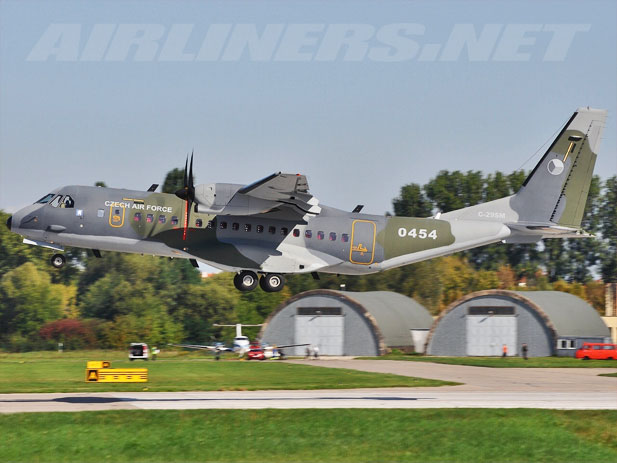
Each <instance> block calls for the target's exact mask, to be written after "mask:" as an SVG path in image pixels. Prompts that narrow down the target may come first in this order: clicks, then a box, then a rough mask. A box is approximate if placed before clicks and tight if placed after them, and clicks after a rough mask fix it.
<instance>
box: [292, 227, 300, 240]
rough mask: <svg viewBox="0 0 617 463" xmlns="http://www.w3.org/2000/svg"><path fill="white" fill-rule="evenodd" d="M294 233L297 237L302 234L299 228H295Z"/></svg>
mask: <svg viewBox="0 0 617 463" xmlns="http://www.w3.org/2000/svg"><path fill="white" fill-rule="evenodd" d="M293 235H294V236H295V237H296V238H297V237H298V236H300V230H298V229H297V228H294V231H293Z"/></svg>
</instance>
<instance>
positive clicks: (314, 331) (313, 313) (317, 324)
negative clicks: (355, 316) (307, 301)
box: [295, 307, 345, 355]
mask: <svg viewBox="0 0 617 463" xmlns="http://www.w3.org/2000/svg"><path fill="white" fill-rule="evenodd" d="M343 322H344V317H343V310H342V308H341V307H298V310H297V312H296V321H295V334H296V336H295V343H296V344H305V343H306V344H310V345H311V346H317V347H319V354H320V355H343V335H344V326H345V325H344V324H343ZM295 351H296V352H295V355H304V353H305V351H306V347H296V348H295Z"/></svg>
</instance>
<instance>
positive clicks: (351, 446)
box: [0, 409, 617, 463]
mask: <svg viewBox="0 0 617 463" xmlns="http://www.w3.org/2000/svg"><path fill="white" fill-rule="evenodd" d="M615 422H617V412H616V411H562V410H535V409H526V410H522V409H519V410H503V409H497V410H486V409H478V410H473V409H453V410H452V409H439V410H396V409H394V410H362V409H352V410H347V409H332V410H307V409H302V410H185V411H177V410H166V411H163V410H154V411H153V410H150V411H143V410H136V411H132V410H129V411H105V412H80V413H23V414H15V415H4V416H0V435H2V442H3V444H2V445H1V446H0V461H11V462H33V461H36V462H99V461H101V462H111V461H131V462H158V461H166V462H195V461H220V462H257V461H268V462H283V461H302V462H323V461H328V462H365V461H371V462H390V461H396V462H425V461H448V462H453V461H464V462H495V461H500V462H531V461H542V462H564V461H568V462H595V463H600V462H615V461H617V427H615Z"/></svg>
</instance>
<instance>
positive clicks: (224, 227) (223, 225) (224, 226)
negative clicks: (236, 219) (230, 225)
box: [219, 222, 227, 230]
mask: <svg viewBox="0 0 617 463" xmlns="http://www.w3.org/2000/svg"><path fill="white" fill-rule="evenodd" d="M219 228H220V229H221V230H227V222H221V225H220V226H219Z"/></svg>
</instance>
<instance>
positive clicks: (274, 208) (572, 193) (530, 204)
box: [9, 108, 606, 274]
mask: <svg viewBox="0 0 617 463" xmlns="http://www.w3.org/2000/svg"><path fill="white" fill-rule="evenodd" d="M605 118H606V112H605V111H600V110H590V109H584V108H583V109H579V110H578V111H577V112H576V113H574V115H573V116H572V118H571V119H570V120H569V121H568V123H567V124H566V125H565V126H564V128H563V130H562V131H561V133H560V134H559V135H558V137H557V138H556V139H555V141H554V142H553V144H552V145H551V147H550V148H549V150H548V151H547V152H546V154H545V155H544V156H543V158H542V159H541V160H540V162H539V163H538V165H537V166H536V168H535V169H534V170H533V172H532V173H531V174H530V176H529V177H528V179H527V180H526V181H525V183H524V185H523V187H522V188H521V189H520V190H519V192H517V193H516V194H515V195H512V196H509V197H506V198H502V199H499V200H496V201H491V202H488V203H484V204H479V205H476V206H472V207H468V208H465V209H460V210H457V211H452V212H449V213H444V214H437V215H436V216H435V217H432V218H406V217H384V216H378V215H370V214H362V213H353V212H346V211H342V210H339V209H334V208H330V207H327V206H323V205H319V206H317V204H318V201H316V200H315V198H314V197H312V196H311V195H310V194H308V185H307V184H306V182H305V179H304V177H302V178H301V179H300V178H299V180H297V183H298V185H299V184H300V182H304V184H303V185H302V186H301V187H299V186H296V189H295V190H292V191H290V192H288V191H286V190H284V189H282V188H278V187H275V186H272V187H271V188H270V190H271V191H270V190H268V191H266V190H267V188H266V186H268V185H271V184H275V183H276V182H277V181H279V180H280V181H283V180H284V181H285V182H287V183H288V182H289V181H291V179H290V177H289V176H288V174H282V175H281V174H279V175H278V176H277V175H274V176H271V177H268V178H266V179H264V180H263V181H261V183H260V182H256V184H253V185H249V186H248V187H245V186H243V185H232V184H213V185H198V186H197V202H196V203H195V209H194V210H192V211H190V212H191V213H190V223H188V224H187V226H186V228H187V229H186V230H185V221H186V207H187V206H186V204H187V203H186V202H185V201H184V200H182V199H180V198H179V197H177V196H176V195H173V194H164V193H153V192H144V191H133V190H122V189H114V188H101V187H87V186H65V187H62V188H58V189H57V190H55V191H54V192H53V196H51V194H50V199H49V201H48V202H46V203H44V204H41V203H35V204H33V205H30V206H27V207H25V208H23V209H21V210H20V211H18V212H17V213H15V214H14V215H13V217H12V219H10V223H9V227H10V229H11V230H12V231H14V232H15V233H19V234H21V235H23V236H24V237H26V238H27V239H28V240H30V241H29V242H30V243H31V244H38V245H43V246H47V247H51V248H53V249H61V248H62V246H75V247H82V248H90V249H97V250H105V251H120V252H131V253H142V254H152V255H157V256H168V257H177V258H190V259H196V260H198V261H201V262H204V263H207V264H209V265H212V266H214V267H217V268H220V269H222V270H228V271H239V270H253V271H255V272H260V273H281V274H285V273H307V272H317V271H318V272H327V273H340V274H364V273H374V272H378V271H381V270H386V269H389V268H394V267H398V266H401V265H406V264H410V263H413V262H418V261H421V260H425V259H429V258H433V257H437V256H442V255H446V254H451V253H453V252H457V251H461V250H465V249H469V248H474V247H477V246H482V245H486V244H490V243H495V242H499V241H504V242H518V243H531V242H536V241H538V240H540V239H542V238H545V237H575V236H577V237H580V236H588V235H585V234H583V233H581V230H580V223H581V218H582V214H583V209H584V206H585V201H586V198H587V192H588V189H589V182H590V181H591V176H592V173H593V166H594V163H595V159H596V153H597V148H598V144H599V140H600V133H601V130H602V127H603V124H604V120H605ZM277 188H278V189H277ZM67 196H68V197H70V199H71V200H72V201H73V204H70V202H69V203H66V204H65V203H63V202H62V201H65V200H66V198H67ZM58 197H60V199H59V200H58ZM54 201H55V204H54Z"/></svg>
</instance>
